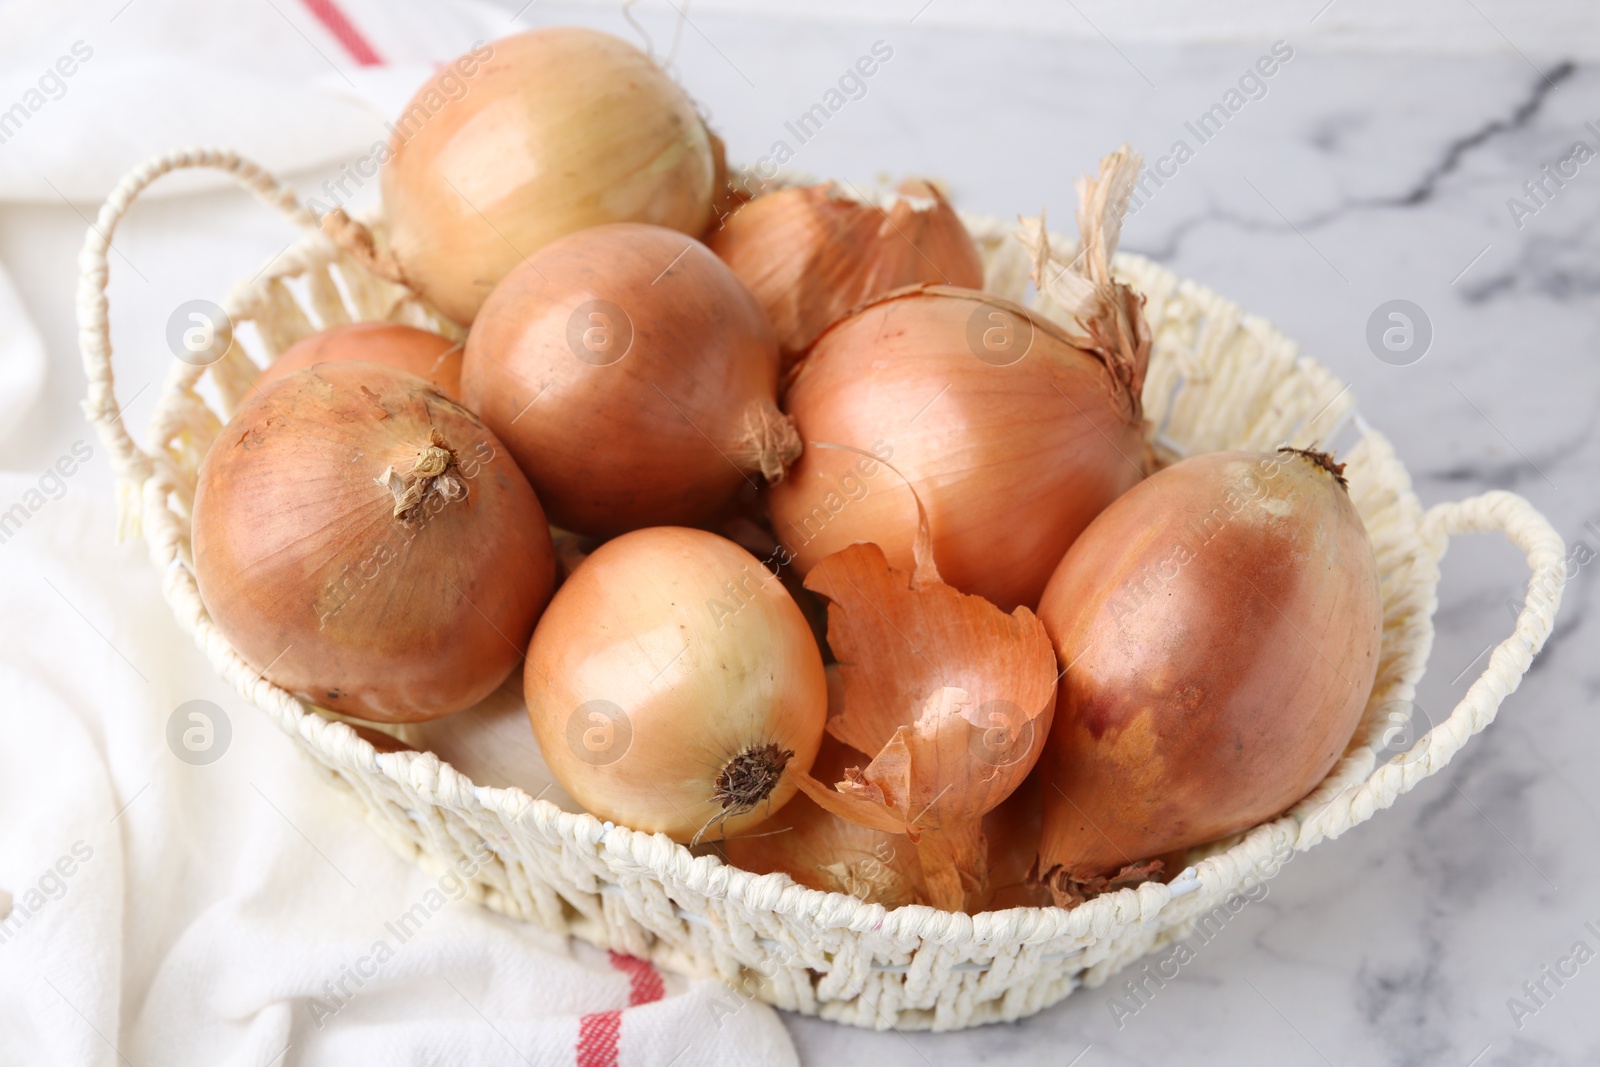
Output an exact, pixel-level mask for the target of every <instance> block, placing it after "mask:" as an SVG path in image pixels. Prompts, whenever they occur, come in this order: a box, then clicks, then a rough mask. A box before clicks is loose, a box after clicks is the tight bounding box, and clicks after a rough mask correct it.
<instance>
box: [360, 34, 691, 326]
mask: <svg viewBox="0 0 1600 1067" xmlns="http://www.w3.org/2000/svg"><path fill="white" fill-rule="evenodd" d="M716 166H717V164H716V160H715V158H714V152H713V146H712V141H711V138H710V135H709V134H708V132H707V131H706V128H705V126H704V124H703V123H702V122H701V121H700V116H699V114H698V113H697V112H696V110H695V106H694V102H693V101H692V100H690V99H689V97H688V96H686V95H685V94H684V92H683V90H682V89H680V88H679V87H678V85H677V83H676V82H674V81H673V80H672V78H671V76H669V75H668V74H667V73H666V72H665V71H663V70H662V69H661V68H660V67H659V66H658V65H657V64H656V63H655V62H654V61H653V60H651V59H650V57H649V56H647V55H645V54H644V53H643V52H641V51H639V49H637V48H635V47H634V46H633V45H631V44H629V43H628V42H626V41H623V40H621V39H620V38H617V37H613V36H611V35H610V34H607V33H601V32H600V31H598V30H591V29H587V28H583V27H577V26H562V27H551V28H546V29H538V30H530V31H528V32H525V33H519V34H514V35H512V36H510V37H503V38H500V39H499V40H496V41H492V42H490V43H489V44H487V45H481V46H479V47H478V48H477V49H474V50H473V51H472V52H470V53H468V54H466V55H464V56H462V57H461V58H460V59H458V60H457V61H456V62H454V63H452V64H448V65H446V66H444V67H441V68H440V69H439V70H438V71H437V72H436V73H435V74H434V75H433V77H431V78H430V79H429V80H428V81H427V82H426V83H424V84H423V86H422V88H421V89H419V90H418V92H417V94H416V96H415V97H414V98H413V99H412V101H411V103H410V104H408V105H407V108H406V110H405V111H403V112H402V113H401V115H400V116H399V118H398V119H397V120H396V122H395V124H394V126H393V128H392V133H391V136H390V139H389V159H388V160H387V161H386V162H385V163H384V165H383V167H382V171H381V174H382V188H383V206H384V216H385V218H386V220H387V222H388V226H389V239H390V243H391V247H392V251H393V254H394V256H395V258H396V259H397V260H398V261H399V265H400V269H401V271H402V273H403V274H404V276H405V279H406V281H407V282H408V283H410V284H411V285H412V287H414V288H416V289H418V290H419V291H420V292H421V293H422V294H423V295H424V296H426V297H427V298H428V300H430V301H431V302H432V303H433V304H434V305H435V306H436V307H438V308H439V309H440V310H441V311H443V312H444V313H445V314H446V315H448V316H449V317H450V318H452V319H454V320H455V321H456V322H458V323H460V324H462V325H463V326H465V325H468V324H470V323H471V322H472V320H473V317H474V316H475V315H476V314H477V312H478V308H479V307H480V306H482V304H483V301H484V300H485V299H486V298H487V297H488V295H489V293H490V291H491V290H492V289H493V288H494V286H495V283H497V282H498V281H499V280H500V279H501V278H503V277H504V276H505V275H506V273H507V272H508V271H510V269H511V268H512V267H513V266H515V265H516V264H517V263H519V262H521V261H522V259H523V258H524V257H526V256H528V255H530V254H532V253H533V252H535V251H537V250H538V249H539V248H541V247H543V246H544V245H545V244H547V243H548V242H550V241H552V240H554V239H555V238H557V237H560V236H562V235H563V234H568V233H572V232H574V231H576V230H581V229H584V228H586V227H589V226H599V225H602V224H604V223H608V222H649V223H655V224H657V225H661V226H668V227H671V228H673V229H678V230H682V231H683V232H685V233H689V234H695V235H698V234H700V233H701V232H703V231H704V230H705V227H706V225H707V223H708V222H709V221H710V219H711V203H712V195H713V182H714V176H715V172H716Z"/></svg>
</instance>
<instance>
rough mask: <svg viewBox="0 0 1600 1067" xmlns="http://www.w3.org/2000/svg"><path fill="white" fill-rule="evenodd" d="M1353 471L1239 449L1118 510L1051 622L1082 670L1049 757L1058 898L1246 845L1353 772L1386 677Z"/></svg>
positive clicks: (1071, 672)
mask: <svg viewBox="0 0 1600 1067" xmlns="http://www.w3.org/2000/svg"><path fill="white" fill-rule="evenodd" d="M1342 469H1343V468H1342V467H1341V466H1339V465H1336V464H1334V463H1333V462H1332V460H1331V459H1329V458H1328V457H1327V456H1325V455H1322V454H1320V453H1314V452H1297V451H1294V450H1289V449H1282V450H1280V451H1279V452H1277V453H1250V452H1220V453H1212V454H1209V455H1201V456H1196V457H1193V458H1190V459H1186V460H1183V461H1181V462H1178V463H1176V464H1174V465H1172V466H1170V467H1168V468H1166V469H1165V470H1162V471H1160V472H1158V473H1156V474H1153V475H1151V477H1150V478H1149V479H1148V480H1147V481H1145V482H1143V483H1142V484H1140V485H1139V486H1137V487H1135V488H1134V489H1132V490H1131V491H1129V493H1128V494H1127V495H1126V496H1124V497H1122V498H1121V499H1120V500H1118V501H1117V502H1116V503H1114V504H1112V505H1111V506H1110V507H1109V508H1107V509H1106V510H1105V511H1104V512H1103V513H1102V514H1101V515H1100V517H1099V518H1098V519H1096V520H1095V521H1094V523H1093V525H1091V526H1090V527H1089V529H1088V530H1086V531H1085V532H1084V534H1083V536H1082V537H1080V538H1078V541H1077V543H1076V544H1074V545H1073V546H1072V550H1071V551H1070V552H1068V553H1067V555H1066V557H1065V558H1064V559H1063V560H1062V561H1061V566H1060V567H1059V568H1058V569H1057V571H1056V573H1055V575H1054V576H1053V577H1052V578H1051V579H1050V585H1049V588H1048V589H1047V590H1046V592H1045V595H1044V601H1043V603H1042V604H1041V605H1040V607H1039V617H1040V618H1041V619H1043V620H1044V624H1045V627H1046V629H1047V630H1048V631H1049V632H1050V636H1051V640H1052V641H1053V642H1054V644H1055V649H1056V657H1057V659H1058V660H1059V662H1060V664H1061V666H1062V667H1063V669H1064V670H1065V675H1064V677H1063V679H1062V681H1061V686H1060V690H1059V695H1058V697H1057V704H1056V718H1055V725H1054V727H1053V728H1052V729H1051V731H1050V737H1049V741H1048V744H1047V746H1046V750H1045V754H1044V756H1043V757H1041V759H1040V770H1041V774H1042V775H1043V777H1044V781H1045V787H1044V823H1043V831H1042V841H1041V846H1040V867H1041V870H1042V871H1043V872H1044V875H1045V878H1046V880H1047V881H1048V882H1049V884H1050V886H1051V888H1052V890H1054V891H1055V892H1056V893H1057V898H1058V899H1059V900H1061V901H1062V902H1063V903H1068V902H1070V901H1072V900H1075V899H1078V897H1079V896H1080V895H1081V893H1080V892H1079V889H1080V887H1081V885H1082V884H1084V883H1090V884H1093V883H1094V882H1095V880H1096V879H1103V878H1106V877H1107V876H1109V875H1113V874H1115V872H1118V871H1120V870H1123V869H1126V868H1136V867H1138V866H1140V865H1141V864H1142V863H1143V862H1144V861H1149V860H1152V859H1156V858H1159V857H1161V856H1162V855H1163V854H1164V853H1169V852H1171V851H1173V850H1176V849H1182V848H1186V847H1189V846H1192V845H1198V844H1202V843H1204V842H1207V841H1211V840H1215V839H1216V838H1219V837H1223V836H1226V835H1228V834H1232V833H1236V832H1238V831H1241V830H1244V829H1247V828H1249V827H1251V826H1254V825H1256V824H1257V823H1260V822H1262V821H1263V820H1266V819H1270V818H1272V817H1273V816H1275V815H1278V814H1279V813H1281V812H1282V811H1284V810H1285V809H1286V808H1288V807H1289V806H1290V805H1291V804H1293V803H1295V802H1296V801H1297V800H1299V799H1301V798H1302V797H1304V796H1305V795H1306V794H1307V793H1308V792H1310V791H1311V789H1312V788H1313V787H1314V786H1315V785H1316V784H1317V783H1318V782H1320V781H1321V780H1322V779H1323V777H1324V776H1325V775H1326V774H1327V773H1328V771H1329V769H1330V768H1331V767H1332V766H1333V764H1334V762H1335V761H1336V760H1337V759H1338V758H1339V755H1340V753H1341V752H1343V751H1344V748H1345V746H1346V745H1347V744H1348V742H1349V740H1350V737H1351V734H1352V733H1353V732H1354V731H1355V728H1356V725H1357V723H1358V722H1359V720H1360V718H1361V713H1362V710H1363V709H1364V708H1365V706H1366V703H1367V697H1368V695H1369V694H1370V693H1371V691H1372V686H1373V680H1374V678H1375V676H1376V672H1377V668H1378V653H1379V647H1380V642H1381V637H1382V628H1383V610H1382V603H1381V601H1380V598H1379V593H1378V568H1377V562H1376V560H1375V559H1374V557H1373V553H1372V544H1371V542H1370V540H1369V539H1368V537H1367V532H1366V528H1365V527H1364V526H1363V525H1362V522H1361V517H1360V515H1358V514H1357V513H1356V509H1355V507H1354V505H1353V504H1351V502H1350V496H1349V493H1348V491H1347V489H1346V487H1345V484H1344V479H1343V477H1342Z"/></svg>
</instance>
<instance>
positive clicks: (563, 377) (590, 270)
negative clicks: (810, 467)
mask: <svg viewBox="0 0 1600 1067" xmlns="http://www.w3.org/2000/svg"><path fill="white" fill-rule="evenodd" d="M777 376H778V348H777V342H776V340H775V339H774V337H773V335H772V327H771V325H770V324H769V323H768V322H767V319H766V315H765V314H764V313H763V312H762V310H761V308H760V306H759V305H758V304H757V303H756V302H755V298H754V297H752V296H751V295H750V293H749V292H748V291H747V290H746V289H745V288H744V286H743V285H741V284H740V282H739V280H738V279H737V278H735V277H734V276H733V272H732V271H730V270H729V269H728V268H727V267H726V266H725V265H724V264H723V263H722V261H721V260H719V259H717V257H716V256H714V255H712V254H711V253H710V252H709V251H708V250H707V249H706V247H705V246H704V245H703V244H701V243H700V242H699V241H697V240H695V239H693V238H690V237H685V236H684V235H682V234H680V233H677V232H675V231H673V230H668V229H664V228H662V227H659V226H644V225H638V224H628V223H621V224H618V225H615V226H601V227H596V228H594V229H591V230H585V231H583V232H582V233H576V234H572V235H570V236H568V237H564V238H562V239H560V240H559V241H556V242H553V243H552V244H550V245H548V246H546V247H545V248H543V249H542V250H540V251H539V252H537V253H536V254H534V255H533V256H531V257H529V259H528V260H527V262H525V263H523V264H521V265H520V266H518V267H517V268H516V269H515V270H513V271H512V272H511V273H510V274H509V275H507V276H506V278H505V280H504V281H502V282H501V283H500V285H499V286H498V287H497V288H496V289H495V292H494V295H493V296H492V297H490V299H489V301H488V302H487V303H486V304H485V305H484V308H483V311H482V313H481V314H480V315H479V316H478V321H477V322H476V323H474V325H473V328H472V332H471V334H470V335H469V336H468V338H467V350H466V359H465V362H464V365H463V370H462V389H463V391H464V393H465V395H466V402H467V405H468V406H469V407H471V408H472V409H473V410H474V411H476V412H478V414H479V415H480V416H482V418H483V420H484V422H486V423H488V424H489V426H490V427H491V428H493V429H494V431H495V432H496V433H497V434H499V435H500V437H501V439H502V440H504V441H505V442H506V444H507V445H508V446H509V447H510V448H511V450H512V452H513V453H514V454H515V455H516V457H517V462H518V463H519V464H520V465H521V466H522V469H523V470H524V471H525V472H526V473H527V475H528V478H529V480H530V481H531V482H532V483H533V486H534V488H535V489H536V490H537V491H538V493H539V500H540V502H541V503H543V504H544V506H545V508H546V509H547V510H548V511H549V513H550V517H551V521H552V522H554V523H555V524H556V525H558V526H560V527H562V528H564V529H570V530H575V531H578V532H580V533H586V534H591V535H594V536H599V537H608V536H612V535H614V534H617V533H622V532H624V531H627V530H633V529H639V528H641V527H646V526H663V525H684V526H693V525H700V524H701V523H703V522H704V521H706V520H707V519H709V518H710V517H711V516H712V515H713V514H715V513H716V512H717V511H718V509H719V508H721V507H722V506H723V505H724V504H726V503H727V502H728V500H729V499H730V498H731V497H732V496H733V495H734V492H735V491H736V490H737V489H738V488H739V487H740V486H741V485H745V484H746V483H747V482H748V483H750V484H754V480H753V477H754V476H755V475H757V474H758V473H760V474H764V475H766V476H767V477H769V478H772V477H781V476H782V474H783V470H784V464H785V463H786V462H788V461H792V459H793V457H794V456H795V455H796V454H797V453H798V451H799V447H800V444H799V437H798V435H796V434H795V432H794V430H793V427H792V425H791V424H790V422H789V420H788V419H787V418H786V417H785V416H784V415H783V414H782V413H781V412H779V411H778V408H777V403H776V398H777Z"/></svg>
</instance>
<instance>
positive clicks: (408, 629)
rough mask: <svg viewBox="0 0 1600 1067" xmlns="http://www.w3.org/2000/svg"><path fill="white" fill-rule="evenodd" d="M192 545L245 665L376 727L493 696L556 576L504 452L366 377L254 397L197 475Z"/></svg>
mask: <svg viewBox="0 0 1600 1067" xmlns="http://www.w3.org/2000/svg"><path fill="white" fill-rule="evenodd" d="M193 530H194V533H193V537H194V543H193V547H194V573H195V578H196V580H197V582H198V583H199V586H200V598H201V600H202V601H203V602H204V603H205V606H206V611H207V612H208V613H209V614H210V616H211V619H212V621H213V622H214V623H215V624H216V625H217V628H218V629H220V630H221V631H222V633H223V636H225V637H226V638H227V639H228V641H229V642H230V643H231V644H232V645H233V647H234V648H235V649H236V650H237V651H238V652H239V654H240V655H241V656H243V657H244V659H245V660H246V661H247V662H248V663H249V664H250V666H251V667H253V668H254V669H256V670H258V671H260V672H261V673H262V674H263V675H264V676H265V677H266V678H267V679H268V680H270V681H272V682H275V683H276V684H278V685H280V686H282V687H284V688H285V689H288V690H290V691H291V692H293V693H295V694H296V695H297V696H299V697H300V698H301V699H303V700H307V701H310V702H312V703H315V704H319V705H322V706H323V707H327V708H331V709H333V710H334V711H338V712H342V713H344V714H346V715H353V716H355V717H357V718H362V719H370V720H376V721H380V722H409V721H414V720H419V719H428V718H434V717H436V716H440V715H447V714H449V713H451V712H456V711H460V710H462V709H463V708H467V707H470V706H472V705H473V704H475V703H477V702H478V701H479V700H481V699H483V698H484V697H485V696H487V695H488V694H489V693H491V692H493V691H494V689H495V688H496V687H497V686H498V685H500V683H501V682H503V681H504V680H505V679H506V677H507V676H508V675H509V674H510V673H511V670H512V668H514V667H515V666H516V665H517V663H518V662H519V661H520V660H521V658H522V649H523V647H524V646H525V644H526V642H527V639H528V635H529V634H531V633H532V632H533V623H534V620H535V619H536V618H537V617H538V615H539V611H540V609H542V608H543V607H544V605H545V602H546V601H547V600H548V599H549V597H550V590H551V586H552V585H553V583H554V576H555V564H554V561H553V557H552V551H551V544H550V529H549V527H548V526H547V525H546V524H545V518H544V513H543V512H542V511H541V510H540V508H539V501H538V500H537V498H535V496H534V494H533V490H532V489H531V488H529V486H528V482H527V479H525V478H524V477H523V476H522V473H521V472H520V471H518V470H517V468H516V465H515V464H514V463H513V462H512V460H511V456H510V455H509V454H508V453H507V452H506V450H505V446H504V445H502V444H500V442H499V441H497V440H496V439H495V436H494V434H492V433H490V432H489V430H488V429H487V428H485V427H484V425H483V424H482V423H481V422H479V421H478V420H477V419H476V418H475V417H474V416H473V415H472V413H471V412H469V411H467V410H466V409H465V408H463V407H461V406H460V405H458V404H456V403H455V402H454V401H452V400H448V399H446V398H445V397H443V396H441V395H440V394H439V393H438V392H437V391H436V390H435V389H434V388H433V387H432V386H430V385H429V384H428V383H427V382H424V381H423V380H422V379H420V378H417V377H415V376H413V375H410V374H406V373H404V372H402V371H397V370H394V369H393V368H390V367H384V366H381V365H379V364H376V363H366V362H338V363H321V364H318V365H317V366H314V367H311V368H309V369H307V370H302V371H297V372H295V373H294V374H291V375H290V376H289V377H287V378H284V379H282V380H281V381H278V382H275V383H272V384H270V385H268V386H267V387H266V388H265V389H263V390H260V391H259V392H256V393H255V394H254V395H253V396H252V398H251V399H250V400H249V402H248V403H246V404H245V405H244V406H243V407H241V408H240V409H239V411H238V412H237V413H236V414H235V415H234V416H233V418H232V419H231V420H229V422H228V424H227V426H225V427H224V428H223V430H222V433H221V434H220V435H219V436H218V437H217V440H216V441H215V442H214V443H213V444H212V446H211V448H210V450H209V451H208V452H207V453H206V457H205V459H204V461H202V463H201V465H200V472H199V482H198V485H197V486H196V489H195V499H194V513H193Z"/></svg>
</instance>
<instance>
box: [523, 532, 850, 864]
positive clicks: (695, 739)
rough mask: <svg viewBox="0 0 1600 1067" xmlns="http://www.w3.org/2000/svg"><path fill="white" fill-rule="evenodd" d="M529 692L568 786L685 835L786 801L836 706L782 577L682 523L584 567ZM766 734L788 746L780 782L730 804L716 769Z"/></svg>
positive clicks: (533, 646) (543, 737)
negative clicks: (720, 792)
mask: <svg viewBox="0 0 1600 1067" xmlns="http://www.w3.org/2000/svg"><path fill="white" fill-rule="evenodd" d="M523 690H524V696H525V697H526V700H527V704H528V716H529V719H530V720H531V722H532V724H533V732H534V735H535V737H537V738H538V741H539V749H540V751H541V752H542V753H543V755H544V759H545V762H546V764H548V766H549V767H550V770H551V773H553V774H554V775H555V777H556V779H557V781H559V782H560V783H561V784H562V786H564V787H565V788H566V790H567V792H569V793H570V794H572V796H573V797H574V798H575V799H576V800H577V801H578V802H579V803H580V804H582V805H583V806H584V807H585V808H586V809H588V810H589V811H590V812H592V813H594V814H595V815H598V816H600V817H601V818H604V819H610V820H612V821H614V822H616V823H619V824H622V825H625V826H629V827H632V828H633V829H635V830H643V831H645V832H647V833H665V834H669V835H671V836H672V837H673V838H674V839H675V840H678V841H685V842H687V841H691V840H694V839H695V838H696V836H697V835H700V837H701V838H702V839H704V840H716V839H718V838H720V837H723V836H726V835H734V834H738V833H741V832H744V830H746V829H747V828H748V827H751V826H753V825H755V824H756V823H758V822H760V821H761V820H763V819H765V818H767V817H768V816H769V815H770V814H772V813H774V812H776V811H778V810H779V809H780V808H782V807H783V806H784V804H786V803H787V802H788V801H789V799H790V798H791V797H792V796H794V794H795V789H796V784H795V777H796V775H798V774H804V773H805V772H806V771H808V770H810V768H811V766H812V764H813V762H814V761H815V760H816V756H817V750H818V747H819V746H820V745H821V743H822V732H823V726H824V723H825V721H826V718H827V711H828V693H827V680H826V677H825V675H824V673H823V666H822V654H821V652H820V651H819V650H818V648H817V645H816V641H815V640H814V639H813V638H812V636H811V628H810V626H808V625H807V623H806V621H805V617H804V616H803V615H802V614H801V612H800V609H799V608H798V607H797V606H796V605H795V603H794V600H793V599H792V598H791V597H790V596H789V594H788V593H787V592H786V591H785V590H784V588H783V585H782V584H781V583H780V582H779V581H778V580H777V579H776V578H773V577H771V576H770V575H769V574H768V573H767V572H766V571H765V570H764V569H763V567H762V564H761V563H760V562H759V561H758V560H757V559H756V558H755V557H754V556H752V555H750V553H748V552H746V551H745V550H744V549H742V548H740V547H739V546H738V545H736V544H734V543H733V542H732V541H729V540H727V539H726V538H722V537H718V536H717V535H716V534H712V533H708V532H706V531H704V530H691V529H686V528H683V527H676V526H657V527H652V528H650V529H647V530H636V531H634V532H632V533H628V534H624V535H622V536H621V537H618V538H615V539H614V540H611V541H607V542H606V543H605V544H603V545H601V546H600V547H599V548H597V549H595V551H594V552H593V553H592V554H591V555H590V556H589V557H588V558H587V559H585V560H584V561H583V563H581V564H579V566H578V569H577V570H576V571H574V572H573V573H572V576H571V577H569V578H568V579H567V580H566V582H565V583H563V584H562V586H561V589H560V590H559V591H558V592H557V593H556V595H555V598H554V599H553V600H552V601H551V602H550V607H549V610H548V611H546V612H545V615H544V617H543V618H542V619H541V620H540V622H539V626H538V628H537V629H536V630H535V631H534V634H533V640H532V642H531V643H530V644H529V647H528V660H527V666H526V668H525V669H524V671H523ZM769 745H771V746H776V747H777V748H778V749H779V750H782V751H786V752H788V753H790V755H789V757H788V758H787V760H786V761H785V762H784V764H783V769H782V772H781V777H780V778H778V779H777V780H776V783H775V785H774V786H773V787H772V788H771V792H770V793H769V794H768V795H767V796H766V797H765V798H764V799H762V800H761V801H760V802H759V803H757V804H756V805H755V806H754V807H753V808H751V809H750V810H746V811H743V812H737V811H735V812H731V813H730V812H729V810H728V809H727V808H725V807H724V806H722V805H721V804H719V803H718V802H717V801H716V791H717V779H718V776H719V774H720V773H722V772H723V771H724V770H725V769H726V768H727V767H728V766H729V765H730V764H731V763H732V762H733V761H734V760H735V759H736V758H737V757H739V756H741V754H743V753H746V752H750V751H756V750H761V749H763V748H765V747H766V746H769ZM724 816H727V817H726V818H724Z"/></svg>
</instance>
